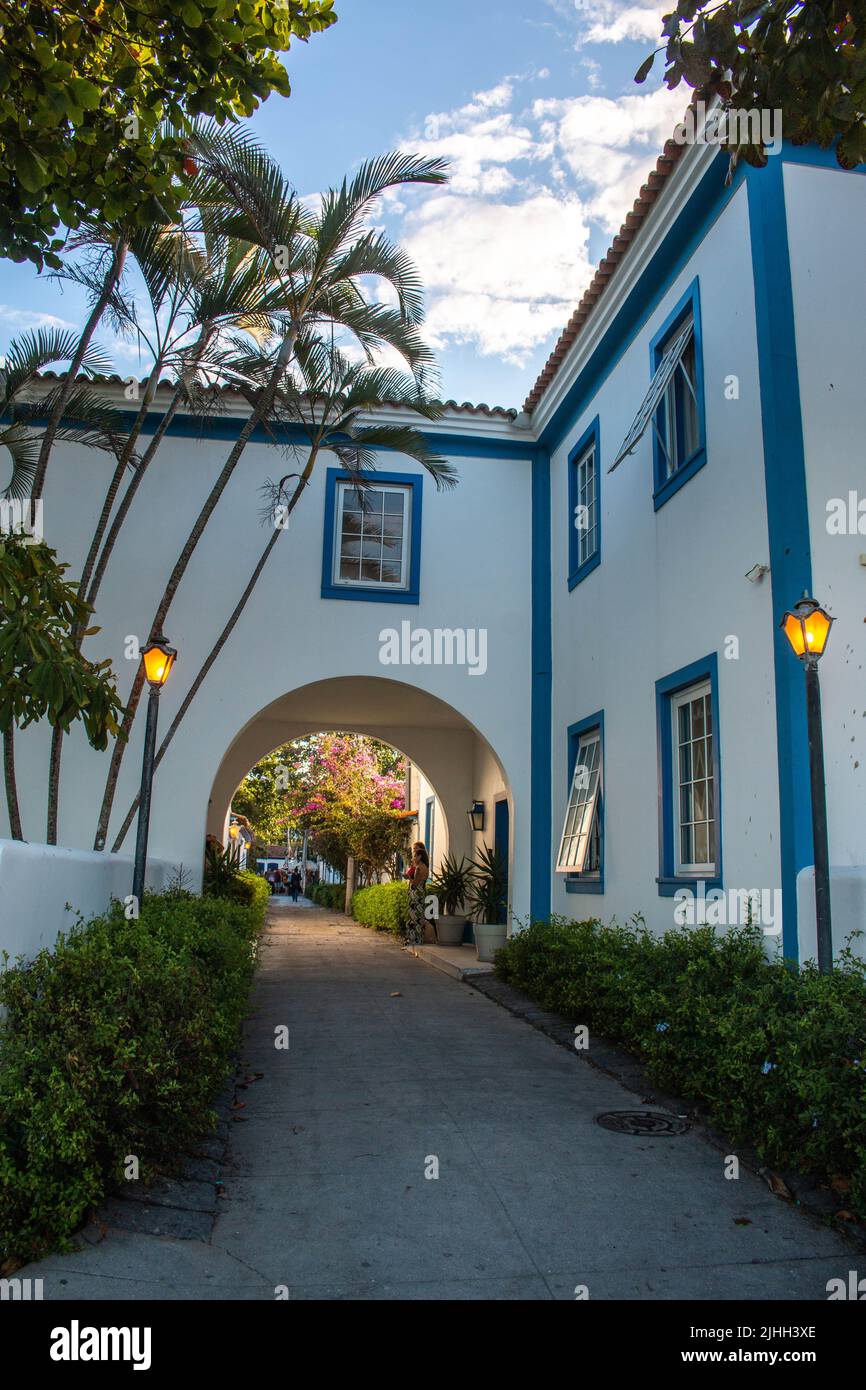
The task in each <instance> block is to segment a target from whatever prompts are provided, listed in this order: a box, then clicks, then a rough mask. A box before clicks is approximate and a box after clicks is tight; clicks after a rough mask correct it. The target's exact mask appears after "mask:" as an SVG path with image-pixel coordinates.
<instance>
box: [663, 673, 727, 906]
mask: <svg viewBox="0 0 866 1390" xmlns="http://www.w3.org/2000/svg"><path fill="white" fill-rule="evenodd" d="M705 680H708V681H709V682H710V701H711V704H712V710H713V732H714V735H715V737H714V738H713V781H714V784H715V792H716V872H715V874H714V875H713V876H712V877H709V878H703V879H702V878H692V877H690V878H686V877H683V876H682V875H677V873H676V869H675V865H676V858H675V856H674V786H673V766H674V765H673V747H672V739H671V697H672V696H673V695H677V694H679V692H680V691H681V690H685V689H686V688H687V687H688V686H690V685H697V683H698V682H699V681H705ZM656 728H657V737H658V766H659V771H658V806H659V876H658V878H657V879H656V883H657V884H658V890H659V897H661V898H672V897H673V896H674V894H675V893H677V892H678V891H679V890H680V889H682V888H690V889H691V891H692V892H693V893H694V892H697V886H698V883H701V882H702V883H704V884H705V885H706V888H707V889H708V890H709V889H710V888H721V887H722V777H721V747H720V745H721V740H720V734H719V660H718V656H717V655H716V653H715V652H710V654H709V656H705V657H703V658H702V660H700V661H693V662H692V663H691V664H690V665H689V666H683V667H681V669H680V670H679V671H674V672H672V674H671V675H669V676H665V677H663V679H662V680H658V681H656Z"/></svg>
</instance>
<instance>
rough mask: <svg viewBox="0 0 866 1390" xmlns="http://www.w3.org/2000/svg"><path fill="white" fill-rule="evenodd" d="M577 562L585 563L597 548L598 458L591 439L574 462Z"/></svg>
mask: <svg viewBox="0 0 866 1390" xmlns="http://www.w3.org/2000/svg"><path fill="white" fill-rule="evenodd" d="M574 469H575V495H576V498H577V501H576V507H577V508H578V510H577V511H576V513H575V519H576V523H577V563H578V565H584V564H586V562H587V560H591V559H592V557H593V555H594V554H595V553H596V551H597V550H598V459H597V454H596V447H595V441H593V442H592V443H591V444H590V445H588V447H587V448H586V449H584V451H583V453H582V454H581V455H580V457H579V458H578V459H576V460H575V463H574Z"/></svg>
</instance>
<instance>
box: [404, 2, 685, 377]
mask: <svg viewBox="0 0 866 1390" xmlns="http://www.w3.org/2000/svg"><path fill="white" fill-rule="evenodd" d="M591 8H592V9H593V14H598V13H601V6H600V4H596V3H595V0H592V6H591ZM614 8H616V9H618V10H619V11H622V10H623V7H622V6H615V7H614ZM590 17H592V16H590ZM587 61H588V62H589V63H592V62H593V60H587ZM589 71H590V76H591V78H592V77H595V78H597V65H594V66H592V67H590V69H589ZM531 80H533V79H532V77H531V76H530V75H527V77H525V78H524V79H520V78H515V77H509V78H507V79H505V80H503V81H502V82H500V83H498V84H497V85H496V86H494V87H491V88H489V89H488V90H486V91H483V92H476V93H475V94H474V95H473V96H472V98H471V100H470V101H468V102H467V103H465V104H464V105H462V106H459V107H457V108H455V109H454V110H452V111H447V112H439V113H436V114H434V115H431V116H429V117H428V118H427V120H426V121H425V122H424V127H423V132H421V131H416V132H415V134H414V136H413V137H411V138H409V139H408V140H407V141H406V142H405V147H406V148H407V149H412V150H415V151H417V152H418V153H421V154H425V155H433V154H439V155H444V156H446V157H447V158H448V159H449V160H450V161H451V181H450V184H449V186H448V187H447V189H444V190H442V191H437V192H431V193H429V194H427V195H426V196H425V197H424V198H423V200H421V201H420V202H419V201H416V200H413V201H412V202H411V204H409V205H408V206H402V207H399V209H398V207H397V206H395V205H394V204H390V205H389V208H388V211H389V213H394V214H395V215H398V216H399V219H400V223H401V226H400V231H399V233H398V235H399V239H400V241H401V242H402V244H403V245H405V247H406V249H407V251H408V252H409V254H410V255H411V256H412V257H413V259H414V260H415V262H416V263H417V265H418V267H419V270H420V272H421V276H422V279H423V281H424V284H425V286H426V287H427V310H428V312H427V326H426V328H427V336H428V338H429V339H430V341H431V343H432V344H433V346H434V347H436V348H437V349H439V350H442V349H445V348H447V347H448V345H449V344H464V345H465V344H471V345H473V346H474V347H475V348H476V350H477V351H478V352H479V353H481V354H482V355H498V356H501V357H502V358H503V359H504V360H505V361H507V362H509V363H512V364H515V365H522V364H523V363H525V362H526V361H527V360H528V359H529V357H530V355H531V354H532V353H533V352H534V351H535V349H536V348H537V347H538V345H539V344H540V343H542V342H544V341H546V340H547V339H548V338H549V337H550V335H551V334H552V333H553V332H555V331H556V330H557V329H558V328H561V327H562V325H563V324H564V323H565V321H566V320H567V318H568V316H569V314H570V312H571V310H572V308H573V307H574V304H575V303H576V302H577V301H578V300H579V298H580V296H581V294H582V292H583V290H584V288H585V287H586V285H587V283H588V282H589V280H590V278H591V276H592V272H593V264H592V263H591V262H590V259H589V241H590V235H591V231H592V230H593V228H597V229H599V230H602V231H604V233H605V234H610V233H613V232H616V231H618V229H619V227H620V225H621V224H622V221H623V219H624V217H625V215H626V213H627V212H628V211H629V210H630V208H631V206H632V203H633V202H634V199H635V196H636V195H637V192H638V190H639V188H640V185H641V183H642V182H643V180H644V179H645V178H646V175H647V174H648V172H649V170H650V168H651V166H652V164H653V163H654V161H655V158H656V155H657V153H658V151H659V150H660V149H661V147H662V146H663V144H664V142H665V140H666V139H667V138H668V136H669V134H670V132H671V130H672V129H673V128H674V126H675V125H676V123H677V121H678V120H679V119H680V118H681V116H682V112H683V108H684V105H685V103H684V100H683V96H682V93H681V92H673V93H672V92H669V91H667V89H666V88H661V89H659V90H657V91H654V92H644V91H641V92H639V93H636V92H628V93H627V94H626V95H624V96H622V97H620V98H619V99H618V100H613V99H612V98H610V97H605V96H601V95H600V94H598V93H596V92H590V93H588V94H586V95H582V96H577V97H568V98H562V99H536V100H535V101H532V102H530V104H529V105H528V106H526V107H525V108H523V107H521V105H520V96H521V82H528V81H531Z"/></svg>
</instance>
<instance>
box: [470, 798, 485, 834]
mask: <svg viewBox="0 0 866 1390" xmlns="http://www.w3.org/2000/svg"><path fill="white" fill-rule="evenodd" d="M467 814H468V816H469V823H470V825H471V826H472V829H473V830H483V829H484V802H483V801H474V802H473V803H472V805H471V806H470V808H469V811H468V812H467Z"/></svg>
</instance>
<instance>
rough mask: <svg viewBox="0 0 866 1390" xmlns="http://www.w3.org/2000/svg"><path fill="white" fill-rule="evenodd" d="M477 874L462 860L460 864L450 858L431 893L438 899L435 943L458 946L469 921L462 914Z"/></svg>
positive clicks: (447, 858)
mask: <svg viewBox="0 0 866 1390" xmlns="http://www.w3.org/2000/svg"><path fill="white" fill-rule="evenodd" d="M474 877H475V870H474V868H473V867H472V865H471V864H470V863H469V862H468V861H467V859H466V857H465V856H463V857H462V858H461V860H460V862H459V863H458V862H457V860H456V859H454V858H453V857H452V856H451V855H450V854H447V855H446V856H445V858H444V859H443V860H442V862H441V864H440V865H439V872H438V873H437V875H436V878H435V880H434V882H432V883H431V884H430V887H429V891H430V892H431V893H434V894H435V895H436V897H437V898H438V899H439V916H438V917H437V919H436V922H435V924H434V925H435V931H436V940H437V941H438V943H439V945H440V946H459V945H460V944H461V942H462V941H463V932H464V929H465V927H466V923H467V921H468V920H469V919H468V917H467V916H466V913H465V912H461V909H462V907H463V904H464V903H465V901H466V898H467V895H468V894H469V892H470V889H471V887H472V882H473V879H474Z"/></svg>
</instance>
